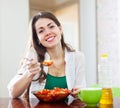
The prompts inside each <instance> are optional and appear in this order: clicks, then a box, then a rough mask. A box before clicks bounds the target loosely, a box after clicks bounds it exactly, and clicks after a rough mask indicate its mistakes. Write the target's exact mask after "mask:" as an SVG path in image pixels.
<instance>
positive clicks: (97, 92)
mask: <svg viewBox="0 0 120 108" xmlns="http://www.w3.org/2000/svg"><path fill="white" fill-rule="evenodd" d="M101 96H102V88H82V89H81V90H80V91H79V93H78V98H79V99H80V100H81V101H83V102H85V103H86V104H87V106H97V104H98V103H99V102H100V99H101Z"/></svg>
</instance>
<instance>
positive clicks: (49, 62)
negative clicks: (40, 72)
mask: <svg viewBox="0 0 120 108" xmlns="http://www.w3.org/2000/svg"><path fill="white" fill-rule="evenodd" d="M24 59H25V60H27V61H28V62H30V61H31V59H29V58H24ZM42 64H43V65H44V66H50V65H52V64H53V60H44V61H43V63H42Z"/></svg>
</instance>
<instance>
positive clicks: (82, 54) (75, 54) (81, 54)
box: [71, 50, 84, 58]
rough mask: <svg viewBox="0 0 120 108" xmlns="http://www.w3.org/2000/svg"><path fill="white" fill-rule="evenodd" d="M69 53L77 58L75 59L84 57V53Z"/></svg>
mask: <svg viewBox="0 0 120 108" xmlns="http://www.w3.org/2000/svg"><path fill="white" fill-rule="evenodd" d="M71 53H72V54H74V56H75V57H77V58H79V57H80V58H81V57H84V53H83V52H82V51H80V50H75V51H74V52H71Z"/></svg>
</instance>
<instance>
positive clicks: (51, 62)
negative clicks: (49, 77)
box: [43, 60, 53, 66]
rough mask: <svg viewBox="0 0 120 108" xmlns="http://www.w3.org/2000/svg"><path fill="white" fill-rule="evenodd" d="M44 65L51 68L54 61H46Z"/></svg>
mask: <svg viewBox="0 0 120 108" xmlns="http://www.w3.org/2000/svg"><path fill="white" fill-rule="evenodd" d="M43 64H44V65H45V66H50V65H52V64H53V61H52V60H45V61H44V62H43Z"/></svg>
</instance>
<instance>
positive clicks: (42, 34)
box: [35, 18, 62, 48]
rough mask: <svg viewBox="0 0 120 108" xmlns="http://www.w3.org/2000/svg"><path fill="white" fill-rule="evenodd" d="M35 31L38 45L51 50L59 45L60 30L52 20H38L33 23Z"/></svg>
mask: <svg viewBox="0 0 120 108" xmlns="http://www.w3.org/2000/svg"><path fill="white" fill-rule="evenodd" d="M35 29H36V33H37V36H38V38H39V42H40V44H42V45H43V46H45V47H46V48H53V47H55V46H56V45H58V44H60V41H61V33H62V30H61V27H58V26H57V25H56V23H55V22H54V21H53V20H51V19H48V18H40V19H39V20H38V21H37V22H36V23H35Z"/></svg>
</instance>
